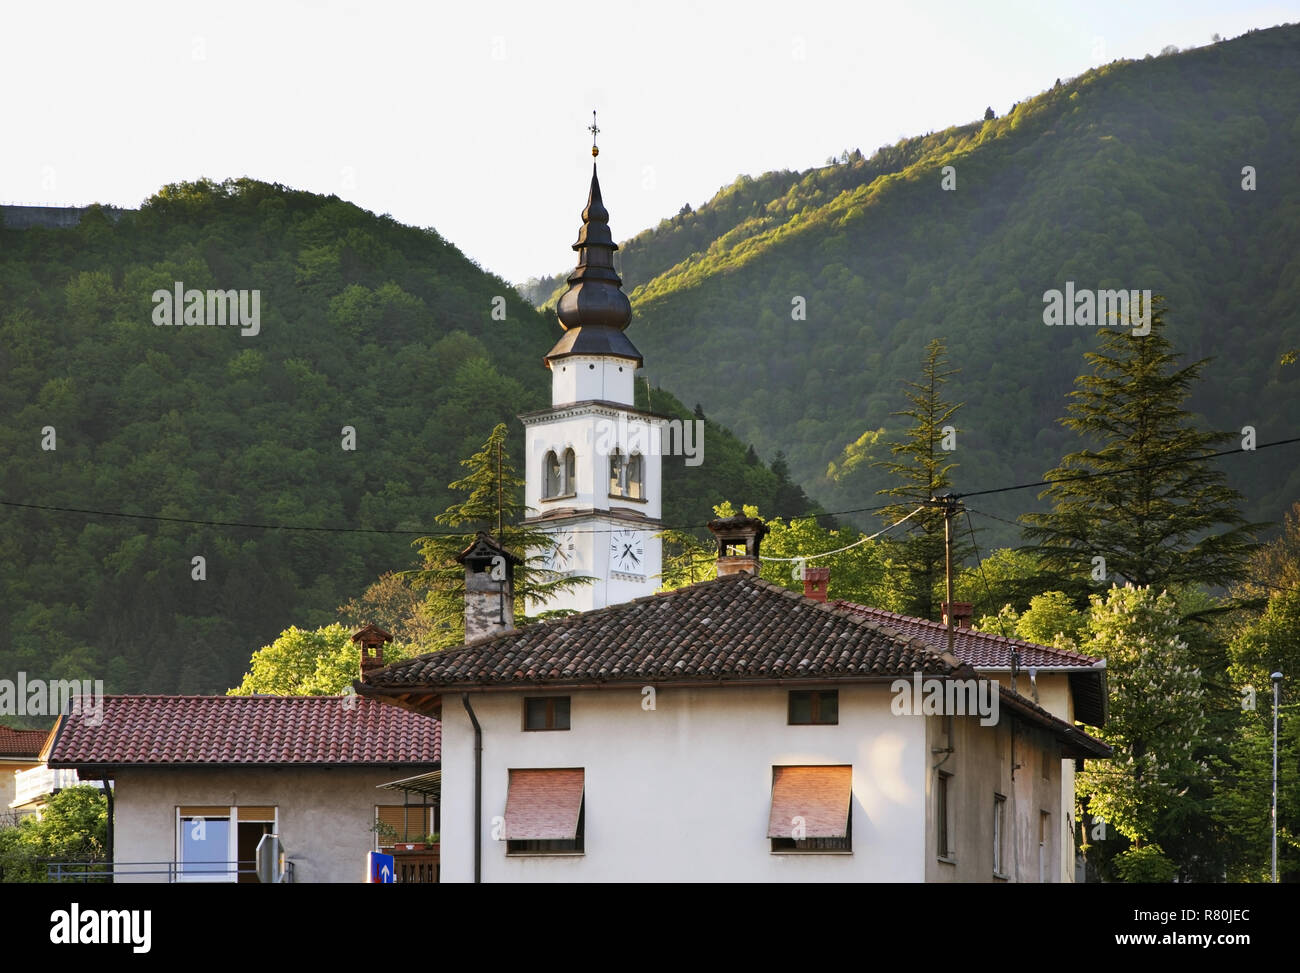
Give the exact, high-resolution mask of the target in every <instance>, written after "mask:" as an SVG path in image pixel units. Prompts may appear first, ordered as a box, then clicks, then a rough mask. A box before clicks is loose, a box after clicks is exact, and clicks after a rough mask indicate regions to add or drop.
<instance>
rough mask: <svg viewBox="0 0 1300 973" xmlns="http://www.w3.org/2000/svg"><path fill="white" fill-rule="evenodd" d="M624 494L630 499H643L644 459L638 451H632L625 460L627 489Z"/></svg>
mask: <svg viewBox="0 0 1300 973" xmlns="http://www.w3.org/2000/svg"><path fill="white" fill-rule="evenodd" d="M623 495H624V496H626V497H628V498H629V499H632V500H644V499H645V461H644V460H643V459H642V458H641V454H640V453H633V454H632V455H631V456H629V457H628V460H627V489H626V490H625V491H624V494H623Z"/></svg>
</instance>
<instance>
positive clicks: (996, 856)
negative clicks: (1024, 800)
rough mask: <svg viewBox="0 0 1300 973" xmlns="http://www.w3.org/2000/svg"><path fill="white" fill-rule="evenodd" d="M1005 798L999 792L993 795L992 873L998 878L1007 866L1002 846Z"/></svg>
mask: <svg viewBox="0 0 1300 973" xmlns="http://www.w3.org/2000/svg"><path fill="white" fill-rule="evenodd" d="M1006 827H1007V799H1006V798H1005V797H1004V796H1002V795H1001V794H994V795H993V874H994V875H996V876H998V877H999V878H1001V877H1003V876H1004V875H1006V872H1007V868H1006V862H1005V855H1004V854H1003V846H1004V845H1005V844H1006V837H1005V836H1006Z"/></svg>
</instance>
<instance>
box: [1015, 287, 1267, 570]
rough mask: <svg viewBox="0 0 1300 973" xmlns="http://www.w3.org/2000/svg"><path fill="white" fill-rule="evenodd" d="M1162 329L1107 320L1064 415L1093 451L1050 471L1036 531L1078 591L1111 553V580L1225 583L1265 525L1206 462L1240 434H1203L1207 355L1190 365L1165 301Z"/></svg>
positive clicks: (1041, 546)
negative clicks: (1193, 398) (1199, 410)
mask: <svg viewBox="0 0 1300 973" xmlns="http://www.w3.org/2000/svg"><path fill="white" fill-rule="evenodd" d="M1150 315H1151V322H1150V325H1151V331H1150V334H1147V335H1145V336H1138V335H1135V334H1134V333H1133V332H1132V331H1131V330H1129V329H1120V328H1110V327H1108V328H1103V329H1101V330H1100V331H1099V332H1098V340H1099V341H1100V344H1101V351H1096V352H1089V353H1088V354H1087V356H1086V358H1087V361H1088V363H1089V364H1090V365H1091V366H1092V372H1091V373H1090V374H1085V375H1081V376H1080V377H1079V378H1078V379H1077V381H1076V383H1075V384H1076V386H1077V387H1076V389H1075V391H1074V392H1073V394H1072V395H1071V399H1072V401H1071V403H1070V407H1069V415H1068V416H1067V417H1066V418H1065V419H1063V420H1062V423H1063V424H1064V425H1065V426H1067V427H1068V428H1069V429H1071V430H1072V431H1074V432H1076V433H1078V434H1079V436H1080V437H1081V438H1082V439H1083V440H1084V443H1085V448H1084V449H1081V450H1078V451H1076V452H1073V453H1070V454H1069V455H1068V456H1066V457H1065V458H1064V459H1063V460H1062V461H1061V464H1060V465H1059V466H1058V467H1056V468H1055V469H1053V470H1052V471H1051V472H1049V473H1048V474H1047V477H1046V479H1048V480H1049V481H1051V484H1052V485H1051V486H1050V487H1048V488H1047V490H1046V491H1044V493H1043V496H1044V497H1046V498H1048V499H1050V500H1051V502H1052V509H1051V510H1050V511H1048V512H1046V513H1041V514H1030V515H1028V516H1026V518H1025V520H1026V523H1027V524H1028V526H1027V527H1026V530H1025V534H1026V536H1027V537H1029V538H1031V539H1033V540H1035V541H1036V542H1037V545H1036V551H1037V553H1038V556H1039V558H1040V559H1041V561H1042V563H1043V564H1044V566H1045V567H1047V568H1048V569H1050V570H1055V571H1057V572H1059V573H1060V575H1061V576H1062V578H1063V579H1066V581H1067V582H1070V583H1072V584H1073V585H1074V586H1075V589H1076V590H1077V589H1078V588H1079V587H1080V586H1085V585H1086V584H1087V583H1088V581H1089V579H1090V578H1093V577H1094V571H1096V570H1097V569H1098V568H1100V567H1101V564H1102V563H1103V562H1098V561H1096V560H1095V559H1096V558H1099V557H1100V558H1103V559H1104V569H1103V570H1104V572H1105V573H1104V576H1103V580H1105V579H1106V578H1109V577H1110V576H1112V575H1113V576H1117V577H1118V578H1121V579H1123V580H1124V581H1128V582H1131V583H1133V584H1136V585H1139V586H1145V585H1155V586H1157V587H1168V586H1170V585H1180V584H1192V583H1200V584H1211V585H1212V584H1224V583H1227V582H1230V581H1233V580H1235V579H1237V578H1239V577H1241V575H1242V571H1243V567H1244V563H1245V560H1246V557H1247V555H1248V553H1249V550H1250V546H1251V544H1252V541H1253V536H1254V530H1255V527H1254V526H1253V525H1249V524H1247V523H1246V521H1245V520H1244V519H1243V518H1242V516H1241V515H1240V513H1238V504H1239V503H1240V501H1241V494H1239V493H1238V492H1237V491H1236V490H1233V489H1231V488H1230V487H1228V486H1227V485H1226V483H1225V476H1224V473H1223V471H1222V470H1221V469H1219V468H1217V467H1215V466H1214V465H1213V464H1211V463H1210V462H1207V461H1206V460H1205V457H1207V456H1210V455H1211V454H1213V453H1214V452H1216V450H1218V449H1221V448H1222V447H1223V446H1224V445H1225V444H1226V443H1227V442H1229V441H1231V439H1232V437H1231V435H1230V434H1228V433H1221V432H1204V431H1201V430H1200V429H1199V428H1197V425H1196V423H1195V420H1194V417H1193V416H1192V415H1191V414H1190V413H1189V412H1187V410H1186V409H1184V408H1183V405H1184V403H1185V402H1186V399H1187V397H1188V395H1189V394H1190V392H1191V388H1192V386H1193V383H1194V382H1195V381H1196V379H1197V378H1198V376H1199V375H1200V372H1201V369H1202V368H1203V367H1204V366H1205V364H1206V362H1207V359H1202V360H1200V361H1196V362H1192V363H1191V364H1187V365H1183V366H1181V367H1179V366H1178V364H1177V356H1176V355H1175V354H1174V353H1173V351H1172V348H1171V346H1170V342H1169V340H1168V339H1167V338H1166V337H1165V334H1164V331H1165V323H1164V309H1163V307H1162V306H1161V304H1160V303H1159V299H1156V301H1155V306H1154V307H1153V308H1152V309H1151V310H1150Z"/></svg>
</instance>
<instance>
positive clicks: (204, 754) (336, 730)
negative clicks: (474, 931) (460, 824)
mask: <svg viewBox="0 0 1300 973" xmlns="http://www.w3.org/2000/svg"><path fill="white" fill-rule="evenodd" d="M55 733H56V735H55V740H54V743H53V746H52V748H51V752H50V759H49V766H50V767H51V768H56V769H57V768H69V769H75V770H76V771H77V772H78V773H79V774H80V775H81V776H82V777H83V778H87V779H89V778H96V779H103V780H111V781H112V784H113V788H112V792H111V793H112V797H111V801H112V803H111V804H110V820H111V829H112V831H111V838H110V844H111V847H112V858H113V863H114V880H115V881H117V882H171V881H175V882H250V881H256V880H257V879H256V876H255V874H254V872H253V862H254V860H255V853H256V850H257V845H258V842H259V841H261V839H262V837H263V835H265V834H276V835H278V836H279V837H280V841H281V844H282V845H283V848H284V852H285V856H286V859H287V864H288V865H289V866H290V867H291V874H292V881H294V882H359V881H363V880H364V879H365V870H366V854H367V852H369V851H373V850H376V849H377V848H378V847H379V846H380V843H381V842H380V838H379V831H380V829H379V828H378V822H380V821H387V822H389V823H390V824H391V823H395V822H403V821H405V822H409V823H408V828H409V833H404V834H402V835H401V836H400V837H401V838H403V839H405V838H408V837H413V836H415V835H416V834H418V835H419V837H420V838H421V839H423V837H424V836H425V835H426V833H427V832H428V831H432V830H436V819H435V817H434V816H433V815H432V812H431V811H430V809H429V808H427V807H424V806H423V805H421V806H419V807H414V808H408V807H406V806H405V805H406V804H408V803H409V802H408V801H407V800H406V799H404V798H403V797H402V796H401V794H400V793H397V792H395V791H394V790H393V789H385V788H384V785H386V784H390V783H392V782H394V781H395V780H400V779H405V778H410V777H413V776H417V775H422V774H428V773H432V772H435V771H437V770H438V769H439V768H440V761H441V752H440V726H439V724H438V723H437V721H435V720H429V719H427V718H425V717H422V716H416V715H414V714H411V713H404V712H402V711H400V710H397V709H394V708H392V707H384V706H380V705H378V704H376V703H374V702H373V701H370V700H364V699H357V698H356V697H354V696H341V697H324V696H215V697H213V696H106V697H104V709H103V714H102V722H101V723H100V724H99V725H98V726H89V725H87V724H86V723H85V721H84V720H82V718H81V717H80V716H78V715H76V714H72V715H65V716H63V717H61V718H60V725H59V726H58V727H56V731H55ZM416 803H420V802H416Z"/></svg>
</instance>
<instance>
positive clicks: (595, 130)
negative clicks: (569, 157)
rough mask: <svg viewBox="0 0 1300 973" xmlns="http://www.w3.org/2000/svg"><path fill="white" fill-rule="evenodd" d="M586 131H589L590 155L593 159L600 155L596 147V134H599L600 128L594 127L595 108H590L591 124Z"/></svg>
mask: <svg viewBox="0 0 1300 973" xmlns="http://www.w3.org/2000/svg"><path fill="white" fill-rule="evenodd" d="M587 131H589V132H590V133H591V157H592V158H593V159H594V158H596V156H598V155H600V149H598V148H596V136H597V135H599V134H600V129H599V128H597V127H596V109H594V108H593V109H592V110H591V124H590V125H588V126H587Z"/></svg>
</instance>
